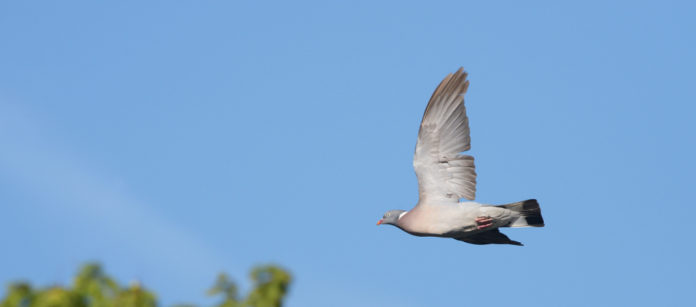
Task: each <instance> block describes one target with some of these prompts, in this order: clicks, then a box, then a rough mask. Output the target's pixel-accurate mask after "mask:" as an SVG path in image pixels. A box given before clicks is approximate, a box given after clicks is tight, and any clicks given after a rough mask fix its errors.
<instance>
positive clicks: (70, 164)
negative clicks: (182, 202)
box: [0, 102, 223, 286]
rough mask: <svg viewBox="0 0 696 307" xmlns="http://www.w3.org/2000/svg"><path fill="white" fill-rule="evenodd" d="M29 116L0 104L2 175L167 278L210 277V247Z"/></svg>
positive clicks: (213, 259) (216, 265)
mask: <svg viewBox="0 0 696 307" xmlns="http://www.w3.org/2000/svg"><path fill="white" fill-rule="evenodd" d="M30 112H31V110H28V109H27V108H24V107H20V106H18V105H14V104H9V103H6V102H0V148H1V150H0V171H2V172H3V174H5V175H6V176H9V178H11V179H12V180H13V181H16V182H18V183H19V184H21V185H22V186H25V187H26V189H27V190H29V191H31V192H32V193H33V194H37V195H41V197H42V198H45V199H49V200H56V203H59V204H60V205H61V208H60V211H65V212H66V213H65V214H66V215H72V216H78V217H81V219H82V220H90V221H93V222H94V224H96V225H99V228H100V229H99V231H102V232H106V233H108V235H109V237H110V238H111V239H112V240H116V241H117V242H115V243H116V244H118V246H119V247H121V248H124V249H127V252H126V254H128V255H135V256H134V257H137V258H138V259H135V260H134V261H135V262H138V263H140V264H141V265H146V266H152V267H158V268H159V269H158V270H156V271H158V272H170V274H173V275H170V276H171V277H172V278H182V279H186V278H190V277H194V276H197V275H200V274H206V277H205V278H207V279H209V280H212V279H213V278H214V275H210V274H211V272H215V271H217V270H220V269H221V268H222V267H223V264H222V263H223V261H222V259H221V257H219V256H218V255H217V254H216V252H215V250H213V248H211V247H210V246H206V244H204V243H203V241H202V240H199V239H197V238H196V237H195V236H194V235H193V234H192V233H191V231H188V230H187V229H186V227H184V226H182V225H178V224H175V223H173V222H171V221H169V220H167V219H165V218H163V217H162V215H161V214H158V213H157V212H156V211H155V210H153V208H152V207H151V206H148V205H147V204H145V203H143V202H142V201H140V200H139V199H138V197H137V196H134V195H132V194H131V193H130V192H129V191H128V189H127V187H126V186H127V185H125V184H123V182H124V181H123V180H119V179H117V178H113V177H112V176H110V175H109V174H104V173H103V172H102V173H100V172H98V171H95V170H94V167H90V165H88V162H85V161H84V159H81V157H79V153H77V154H76V153H75V152H72V151H71V149H70V146H68V144H61V142H60V141H57V140H56V138H55V135H52V133H53V132H51V131H52V130H51V127H49V126H46V124H45V123H41V122H39V121H37V120H36V119H35V117H32V115H31V114H30ZM36 209H37V210H40V209H42V208H36ZM85 260H88V259H85ZM201 286H203V285H201Z"/></svg>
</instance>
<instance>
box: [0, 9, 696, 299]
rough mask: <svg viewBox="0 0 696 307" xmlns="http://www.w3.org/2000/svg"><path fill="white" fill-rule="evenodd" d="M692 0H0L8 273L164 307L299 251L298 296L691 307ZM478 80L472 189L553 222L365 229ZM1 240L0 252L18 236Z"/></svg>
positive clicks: (287, 261) (292, 265)
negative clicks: (445, 105) (126, 286)
mask: <svg viewBox="0 0 696 307" xmlns="http://www.w3.org/2000/svg"><path fill="white" fill-rule="evenodd" d="M694 9H695V6H694V5H693V4H692V3H690V2H687V1H684V2H660V3H658V2H641V1H624V2H620V1H615V2H614V1H613V2H604V1H597V2H594V1H583V2H578V3H574V4H573V3H563V4H561V3H558V2H555V1H549V2H535V1H525V2H524V3H522V2H519V1H509V2H495V3H493V2H487V3H482V2H481V1H448V2H432V3H428V4H424V3H422V2H420V1H414V2H404V1H398V2H396V1H394V2H387V1H383V2H374V1H351V2H331V1H317V2H305V1H291V2H280V1H279V2H265V3H261V2H251V1H236V2H232V1H229V2H224V1H202V2H179V3H173V2H170V1H152V2H148V3H144V2H142V1H119V2H118V3H103V2H99V3H96V2H93V1H82V2H76V1H61V2H45V3H36V2H26V1H25V2H12V3H9V2H3V3H2V4H0V41H1V42H2V43H1V46H2V47H1V48H0V217H1V219H2V222H1V223H0V233H2V236H1V238H2V239H1V240H2V241H0V242H1V244H2V246H4V247H5V248H6V249H5V251H4V252H2V253H0V268H1V269H0V282H10V281H12V280H17V279H28V280H31V281H32V282H34V283H37V284H39V285H51V284H55V283H66V282H69V281H70V278H71V276H72V275H73V274H74V272H75V270H76V269H77V267H78V265H79V264H81V263H83V262H85V261H92V260H96V261H100V262H101V263H103V264H104V266H105V267H106V270H107V271H108V272H110V273H112V274H113V275H115V276H116V277H117V278H118V279H119V280H121V281H124V282H127V281H131V280H140V281H141V282H142V283H143V284H145V285H146V286H148V287H150V288H151V289H153V290H155V291H156V292H157V293H158V294H159V295H160V301H161V302H162V303H163V305H164V306H168V305H171V304H173V303H181V302H194V303H202V304H209V303H211V302H212V300H211V299H209V298H206V297H205V296H204V291H205V290H206V288H207V287H209V286H210V285H211V284H212V282H213V280H214V278H215V275H216V274H217V273H218V272H219V271H226V272H228V273H230V274H231V275H232V276H234V277H235V279H236V280H238V281H239V282H240V283H243V285H244V286H245V287H248V280H247V273H248V270H249V269H250V268H251V267H252V266H253V265H256V264H264V263H276V264H280V265H282V266H284V267H286V268H288V269H289V270H290V271H292V273H293V275H294V277H295V282H294V283H293V285H292V289H291V293H290V296H289V298H288V301H287V303H288V304H287V306H290V307H293V306H464V305H466V306H474V305H512V304H514V305H515V306H539V305H546V306H588V305H593V306H617V305H620V306H627V305H631V306H655V305H670V304H673V305H681V306H683V305H686V304H688V303H687V302H690V301H691V297H690V292H691V291H693V289H694V286H696V266H694V264H693V259H696V249H695V248H694V246H693V241H694V238H693V234H694V228H693V227H692V226H691V225H690V224H692V221H693V216H695V215H696V210H695V209H694V206H695V205H694V204H693V197H692V195H691V194H692V193H691V191H693V183H694V177H693V174H694V173H696V164H695V163H694V162H693V157H694V156H696V148H695V146H694V144H695V138H694V132H696V125H695V124H694V119H695V117H694V114H696V107H694V105H695V104H694V101H695V100H696V93H695V92H694V84H696V77H695V74H694V73H693V72H694V71H696V61H695V60H694V54H696V40H695V39H694V35H693V29H695V28H696V22H695V21H694V19H693V16H694V13H695V12H696V11H695V10H694ZM460 66H463V67H464V68H465V69H466V70H467V71H468V72H469V74H470V80H471V87H470V89H469V93H468V94H467V97H466V104H467V109H468V113H469V118H470V125H471V137H472V151H471V153H472V154H473V155H474V156H475V157H476V161H477V171H478V174H479V177H478V193H477V197H478V199H477V200H478V201H480V202H483V203H490V204H501V203H509V202H514V201H519V200H523V199H527V198H537V199H538V200H539V202H540V204H541V206H542V209H543V212H544V217H545V220H546V223H547V226H546V227H545V228H542V229H508V230H505V231H504V232H505V233H507V234H509V236H510V237H511V238H512V239H514V240H519V241H522V242H523V243H525V244H526V246H525V247H522V248H520V247H514V246H474V245H468V244H465V243H462V242H458V241H454V240H449V239H437V238H416V237H411V236H408V235H406V234H404V233H402V232H401V231H399V230H398V229H396V228H393V227H376V226H375V222H376V221H377V220H378V219H379V218H380V217H381V216H382V214H383V213H384V212H385V211H386V210H389V209H397V208H400V209H409V208H411V207H412V206H413V205H414V204H415V203H416V201H417V183H416V178H415V175H414V173H413V169H412V167H411V159H412V154H413V148H414V144H415V139H416V133H417V130H418V124H419V121H420V117H421V115H422V112H423V110H424V108H425V104H426V103H427V99H428V98H429V97H430V94H431V93H432V91H433V90H434V88H435V87H436V86H437V84H438V83H439V82H440V80H441V79H442V78H443V77H444V76H445V75H446V74H447V73H450V72H453V71H454V70H456V69H457V68H458V67H460ZM8 246H9V247H10V248H7V247H8Z"/></svg>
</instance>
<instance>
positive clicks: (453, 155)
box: [377, 68, 544, 245]
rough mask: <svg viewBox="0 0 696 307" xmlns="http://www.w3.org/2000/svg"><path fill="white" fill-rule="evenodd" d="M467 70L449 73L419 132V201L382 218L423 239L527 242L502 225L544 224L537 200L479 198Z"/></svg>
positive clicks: (415, 164)
mask: <svg viewBox="0 0 696 307" xmlns="http://www.w3.org/2000/svg"><path fill="white" fill-rule="evenodd" d="M466 77H467V73H466V72H464V71H463V69H462V68H460V69H459V70H457V72H455V73H454V74H449V75H447V77H445V79H444V80H442V82H441V83H440V85H439V86H438V87H437V89H435V92H434V93H433V96H432V97H431V98H430V101H429V102H428V106H427V107H426V108H425V113H424V114H423V120H422V121H421V125H420V130H419V131H418V142H417V143H416V152H415V154H414V157H413V168H414V169H415V170H416V176H417V177H418V193H419V200H418V204H417V205H416V206H415V207H414V208H413V209H411V210H410V211H406V210H390V211H387V213H385V214H384V216H383V217H382V219H380V220H379V221H378V222H377V225H380V224H389V225H394V226H396V227H398V228H400V229H401V230H403V231H405V232H407V233H409V234H412V235H415V236H422V237H444V238H453V239H455V240H459V241H464V242H467V243H471V244H512V245H522V243H520V242H517V241H513V240H510V238H508V237H507V236H506V235H505V234H503V233H501V232H500V231H499V228H500V227H543V226H544V219H543V218H542V217H541V209H540V208H539V203H537V201H536V200H535V199H529V200H525V201H521V202H516V203H511V204H506V205H498V206H494V205H485V204H480V203H477V202H473V201H463V202H460V201H459V200H460V199H461V198H465V199H468V200H474V196H475V194H476V170H475V168H474V157H472V156H469V155H465V154H462V152H464V151H467V150H469V149H470V148H471V146H470V138H469V119H468V118H467V116H466V108H465V107H464V94H465V93H466V90H467V89H468V88H469V81H468V80H467V79H466Z"/></svg>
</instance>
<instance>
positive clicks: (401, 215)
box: [398, 211, 408, 220]
mask: <svg viewBox="0 0 696 307" xmlns="http://www.w3.org/2000/svg"><path fill="white" fill-rule="evenodd" d="M406 213H408V211H405V212H401V214H399V218H398V219H399V220H400V219H401V218H402V217H404V214H406Z"/></svg>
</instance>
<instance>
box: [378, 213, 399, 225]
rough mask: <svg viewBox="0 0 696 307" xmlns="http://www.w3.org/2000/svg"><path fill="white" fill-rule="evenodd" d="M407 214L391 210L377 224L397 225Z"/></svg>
mask: <svg viewBox="0 0 696 307" xmlns="http://www.w3.org/2000/svg"><path fill="white" fill-rule="evenodd" d="M404 214H406V210H389V211H387V213H385V214H384V216H383V217H382V219H380V220H379V221H378V222H377V225H381V224H389V225H396V223H397V222H398V221H399V219H400V218H401V217H402V216H404Z"/></svg>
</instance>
